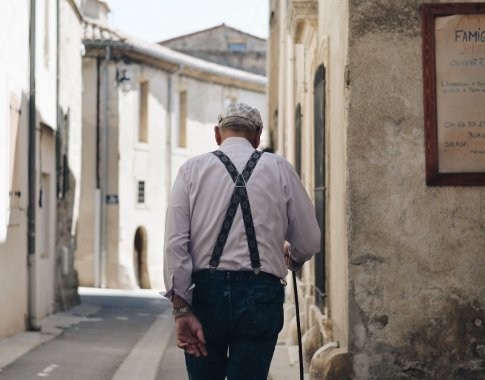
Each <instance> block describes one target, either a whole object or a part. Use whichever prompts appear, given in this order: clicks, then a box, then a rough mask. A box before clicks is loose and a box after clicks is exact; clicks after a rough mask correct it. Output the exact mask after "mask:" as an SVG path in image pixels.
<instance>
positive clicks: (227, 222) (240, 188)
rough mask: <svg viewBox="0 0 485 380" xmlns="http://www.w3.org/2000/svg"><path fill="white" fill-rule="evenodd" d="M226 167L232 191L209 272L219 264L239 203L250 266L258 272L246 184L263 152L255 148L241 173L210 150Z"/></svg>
mask: <svg viewBox="0 0 485 380" xmlns="http://www.w3.org/2000/svg"><path fill="white" fill-rule="evenodd" d="M212 153H213V154H214V155H215V156H217V158H219V159H220V160H221V162H222V163H223V164H224V166H225V167H226V169H227V171H228V172H229V175H230V176H231V178H232V180H233V181H234V185H235V187H234V191H233V193H232V196H231V200H230V201H229V206H228V208H227V212H226V216H225V217H224V221H223V222H222V226H221V230H220V232H219V236H217V240H216V244H215V246H214V249H213V251H212V256H211V259H210V262H209V266H210V269H211V272H214V271H215V270H216V268H217V267H218V266H219V261H220V259H221V255H222V251H223V250H224V246H225V245H226V241H227V237H228V236H229V231H230V230H231V227H232V223H233V222H234V217H235V216H236V211H237V208H238V206H239V204H240V205H241V211H242V215H243V220H244V228H245V230H246V238H247V240H248V248H249V256H250V258H251V267H252V268H253V271H254V273H256V274H258V273H259V268H261V261H260V259H259V251H258V242H257V240H256V231H255V230H254V223H253V215H252V213H251V206H250V204H249V197H248V192H247V190H246V184H247V182H248V180H249V178H250V177H251V174H252V173H253V170H254V168H255V167H256V164H257V163H258V160H259V159H260V157H261V155H262V154H263V152H259V151H257V150H255V151H254V152H253V154H252V155H251V157H250V158H249V161H248V162H247V163H246V166H245V167H244V170H243V171H242V173H239V172H238V171H237V169H236V167H235V166H234V164H233V163H232V161H231V160H230V159H229V157H227V156H226V155H225V154H224V153H223V152H221V151H220V150H216V151H215V152H212Z"/></svg>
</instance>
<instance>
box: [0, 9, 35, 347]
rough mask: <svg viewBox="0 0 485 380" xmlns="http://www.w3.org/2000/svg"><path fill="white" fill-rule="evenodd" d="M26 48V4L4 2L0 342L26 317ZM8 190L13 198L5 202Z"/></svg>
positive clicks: (0, 22) (0, 34)
mask: <svg viewBox="0 0 485 380" xmlns="http://www.w3.org/2000/svg"><path fill="white" fill-rule="evenodd" d="M28 49H29V3H28V2H26V1H8V2H5V4H2V12H0V139H1V140H2V143H1V144H2V146H1V147H0V155H1V156H2V157H0V214H1V216H0V223H1V226H0V231H1V232H0V235H3V236H0V289H2V291H1V292H0V305H1V307H0V338H3V337H6V336H9V335H12V334H14V333H16V332H19V331H22V330H23V329H24V327H25V319H24V316H25V314H26V312H27V307H26V306H27V298H26V297H27V286H26V284H27V281H26V280H27V277H26V255H27V247H26V241H27V238H26V237H27V228H26V226H27V224H26V208H27V157H26V154H25V152H26V151H27V149H26V146H27V121H28V119H27V115H28V106H27V103H26V97H27V96H28V91H29V77H28V74H29V56H28V52H29V50H28ZM11 106H13V107H12V108H11ZM19 111H21V113H19ZM10 191H13V192H15V193H16V194H17V195H15V196H13V197H10V196H9V192H10ZM19 194H20V195H19ZM5 305H8V307H4V306H5Z"/></svg>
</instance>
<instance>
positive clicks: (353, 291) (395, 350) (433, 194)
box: [347, 0, 485, 380]
mask: <svg viewBox="0 0 485 380" xmlns="http://www.w3.org/2000/svg"><path fill="white" fill-rule="evenodd" d="M455 2H456V1H455ZM421 3H423V2H422V1H417V0H406V1H399V2H389V1H384V0H382V1H381V0H379V1H378V0H372V1H361V0H358V1H357V0H351V1H350V3H349V4H350V27H349V35H350V37H349V88H350V94H351V95H350V98H349V123H348V129H347V143H348V144H347V157H348V192H349V193H348V204H349V219H348V223H349V279H350V283H349V287H350V299H349V309H350V312H349V313H350V314H349V318H350V324H349V335H350V336H349V344H350V346H349V349H350V351H351V352H352V353H353V358H354V371H355V376H356V377H355V378H356V379H381V380H384V379H389V380H390V379H392V380H396V379H408V378H426V379H479V378H480V379H481V378H484V377H485V362H484V359H485V350H484V347H485V330H484V324H485V312H484V308H485V305H484V304H485V296H484V293H483V279H484V278H485V266H484V265H483V264H484V258H483V247H484V246H485V235H484V232H483V231H484V223H483V212H484V210H485V200H484V199H485V198H484V196H485V191H484V189H483V188H482V187H452V186H448V187H427V186H426V183H425V162H424V160H425V157H424V126H423V124H424V122H423V98H422V93H423V82H422V70H423V67H422V61H421V26H420V5H421Z"/></svg>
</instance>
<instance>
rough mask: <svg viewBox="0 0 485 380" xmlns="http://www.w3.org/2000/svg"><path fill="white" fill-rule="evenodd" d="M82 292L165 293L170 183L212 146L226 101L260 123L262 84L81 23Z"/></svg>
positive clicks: (245, 75) (79, 248)
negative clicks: (248, 107) (242, 105)
mask: <svg viewBox="0 0 485 380" xmlns="http://www.w3.org/2000/svg"><path fill="white" fill-rule="evenodd" d="M84 47H85V50H86V53H85V56H84V58H83V84H84V93H83V115H84V117H83V137H82V139H83V154H82V178H83V182H82V190H81V203H82V204H83V208H82V210H81V212H80V223H79V228H78V231H79V244H78V246H77V251H76V263H75V265H76V268H77V270H78V272H79V279H80V284H81V285H85V286H104V287H116V288H137V287H140V288H155V289H163V287H164V285H163V281H162V280H163V275H162V270H163V235H164V224H165V212H166V207H167V202H168V195H169V193H170V190H171V184H172V183H173V179H174V177H175V175H176V174H177V171H178V168H179V167H180V165H181V164H182V163H183V162H184V161H186V160H187V159H188V158H190V157H193V156H194V155H197V154H200V153H202V152H207V151H210V150H213V149H216V148H217V145H216V143H215V140H214V132H213V127H214V125H216V124H217V115H218V113H219V112H220V110H221V109H222V108H223V107H224V105H225V104H226V103H228V102H231V101H241V102H247V103H250V104H253V105H254V106H256V107H258V108H259V109H260V110H261V113H262V115H263V117H265V116H266V112H265V110H266V107H267V106H266V96H265V90H266V78H265V77H262V76H259V75H256V74H252V73H248V72H245V71H241V70H236V69H233V68H229V67H225V66H221V65H218V64H215V63H212V62H208V61H204V60H201V59H198V58H194V57H191V56H188V55H185V54H181V53H179V52H176V51H174V50H171V49H169V48H167V47H164V46H160V45H158V44H151V43H147V42H144V41H139V40H136V39H134V38H131V37H129V36H125V35H122V34H120V33H118V32H115V31H113V30H111V29H110V28H108V27H107V26H106V25H105V24H104V23H102V22H99V21H97V20H91V19H88V18H86V24H85V29H84Z"/></svg>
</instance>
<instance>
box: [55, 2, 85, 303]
mask: <svg viewBox="0 0 485 380" xmlns="http://www.w3.org/2000/svg"><path fill="white" fill-rule="evenodd" d="M79 2H80V1H76V2H74V4H76V5H73V3H71V2H70V1H69V0H63V1H60V9H59V12H60V13H59V21H60V26H59V27H60V31H61V33H60V35H59V47H58V49H59V67H58V71H59V73H58V77H59V94H58V95H59V107H60V110H59V114H58V118H60V119H59V125H58V131H57V133H58V135H57V136H56V138H57V143H58V145H60V147H58V150H59V151H60V155H59V159H60V162H58V163H57V169H58V170H60V172H59V173H57V176H58V180H59V187H60V189H62V190H61V192H60V193H61V194H60V196H59V197H58V199H57V231H56V232H57V233H56V247H55V250H56V271H55V275H54V280H55V308H56V310H66V309H68V308H70V307H71V306H73V305H74V304H76V303H78V302H79V297H78V294H77V286H78V282H77V273H76V271H75V270H74V251H75V248H76V243H77V222H78V216H79V207H80V203H79V200H80V193H81V143H82V116H81V114H82V57H81V20H80V19H79V17H78V15H77V14H76V9H75V6H79ZM64 155H67V163H66V161H65V160H64ZM66 164H67V168H65V167H64V166H65V165H66ZM59 174H61V175H62V176H61V175H59ZM64 176H66V177H67V178H64ZM65 183H67V189H65V188H64V184H65Z"/></svg>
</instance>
